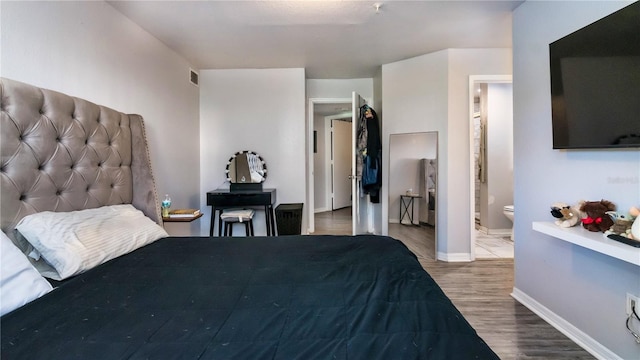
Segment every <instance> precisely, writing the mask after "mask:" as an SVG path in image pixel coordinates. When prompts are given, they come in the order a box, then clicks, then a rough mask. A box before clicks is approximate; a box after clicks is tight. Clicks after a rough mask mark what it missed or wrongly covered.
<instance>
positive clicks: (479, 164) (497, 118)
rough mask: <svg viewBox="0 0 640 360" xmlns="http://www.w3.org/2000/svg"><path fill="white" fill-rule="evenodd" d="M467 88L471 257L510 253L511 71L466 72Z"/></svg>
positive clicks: (484, 257) (511, 206)
mask: <svg viewBox="0 0 640 360" xmlns="http://www.w3.org/2000/svg"><path fill="white" fill-rule="evenodd" d="M469 91H470V100H471V103H470V106H469V108H470V135H471V136H470V142H471V144H470V150H471V156H470V159H471V164H470V165H471V171H470V174H471V179H470V186H471V194H472V196H471V204H470V209H471V217H470V218H471V219H472V224H470V226H471V234H472V236H471V257H472V259H476V258H480V259H491V258H513V248H514V244H513V241H512V229H513V220H510V219H512V218H513V217H512V216H511V215H512V214H513V213H511V212H510V213H507V212H506V211H505V209H513V203H514V201H513V105H512V104H513V100H512V99H513V86H512V82H511V76H472V77H470V81H469Z"/></svg>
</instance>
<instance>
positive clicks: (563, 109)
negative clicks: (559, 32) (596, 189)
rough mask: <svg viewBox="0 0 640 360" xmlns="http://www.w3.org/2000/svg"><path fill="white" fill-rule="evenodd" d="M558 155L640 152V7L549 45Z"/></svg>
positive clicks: (614, 15) (555, 141) (632, 8)
mask: <svg viewBox="0 0 640 360" xmlns="http://www.w3.org/2000/svg"><path fill="white" fill-rule="evenodd" d="M549 56H550V66H551V68H550V70H551V113H552V128H553V148H554V149H596V148H635V147H640V2H635V3H633V4H631V5H629V6H627V7H625V8H623V9H621V10H619V11H617V12H615V13H613V14H611V15H609V16H607V17H605V18H602V19H600V20H598V21H596V22H594V23H593V24H590V25H588V26H586V27H584V28H582V29H580V30H578V31H576V32H573V33H571V34H569V35H567V36H565V37H563V38H561V39H559V40H557V41H555V42H553V43H551V44H549Z"/></svg>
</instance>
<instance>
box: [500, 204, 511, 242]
mask: <svg viewBox="0 0 640 360" xmlns="http://www.w3.org/2000/svg"><path fill="white" fill-rule="evenodd" d="M502 213H503V214H504V216H506V217H507V219H509V220H510V221H511V224H512V225H511V240H512V241H513V205H505V206H504V207H503V208H502Z"/></svg>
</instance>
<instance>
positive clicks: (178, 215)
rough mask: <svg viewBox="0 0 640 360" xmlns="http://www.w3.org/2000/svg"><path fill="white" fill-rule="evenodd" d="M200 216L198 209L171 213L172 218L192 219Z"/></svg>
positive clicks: (176, 210)
mask: <svg viewBox="0 0 640 360" xmlns="http://www.w3.org/2000/svg"><path fill="white" fill-rule="evenodd" d="M198 215H200V210H198V209H175V210H171V211H169V217H170V218H192V217H196V216H198Z"/></svg>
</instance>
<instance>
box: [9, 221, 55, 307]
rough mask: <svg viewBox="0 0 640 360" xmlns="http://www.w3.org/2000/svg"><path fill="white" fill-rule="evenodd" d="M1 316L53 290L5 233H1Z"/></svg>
mask: <svg viewBox="0 0 640 360" xmlns="http://www.w3.org/2000/svg"><path fill="white" fill-rule="evenodd" d="M0 233H1V234H0V260H1V265H0V266H2V268H1V269H0V316H2V315H4V314H6V313H8V312H10V311H12V310H14V309H17V308H19V307H20V306H22V305H24V304H26V303H28V302H30V301H32V300H35V299H37V298H39V297H40V296H42V295H44V294H46V293H48V292H49V291H51V290H52V289H53V288H52V287H51V284H49V282H48V281H47V280H45V278H43V277H42V276H41V275H40V274H39V273H38V271H36V269H35V268H34V267H33V265H31V263H30V262H29V260H28V259H27V257H26V256H25V255H24V254H23V253H22V252H21V251H20V249H18V248H17V247H16V246H15V245H14V244H13V242H11V240H10V239H9V237H7V235H6V234H5V233H4V232H0Z"/></svg>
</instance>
